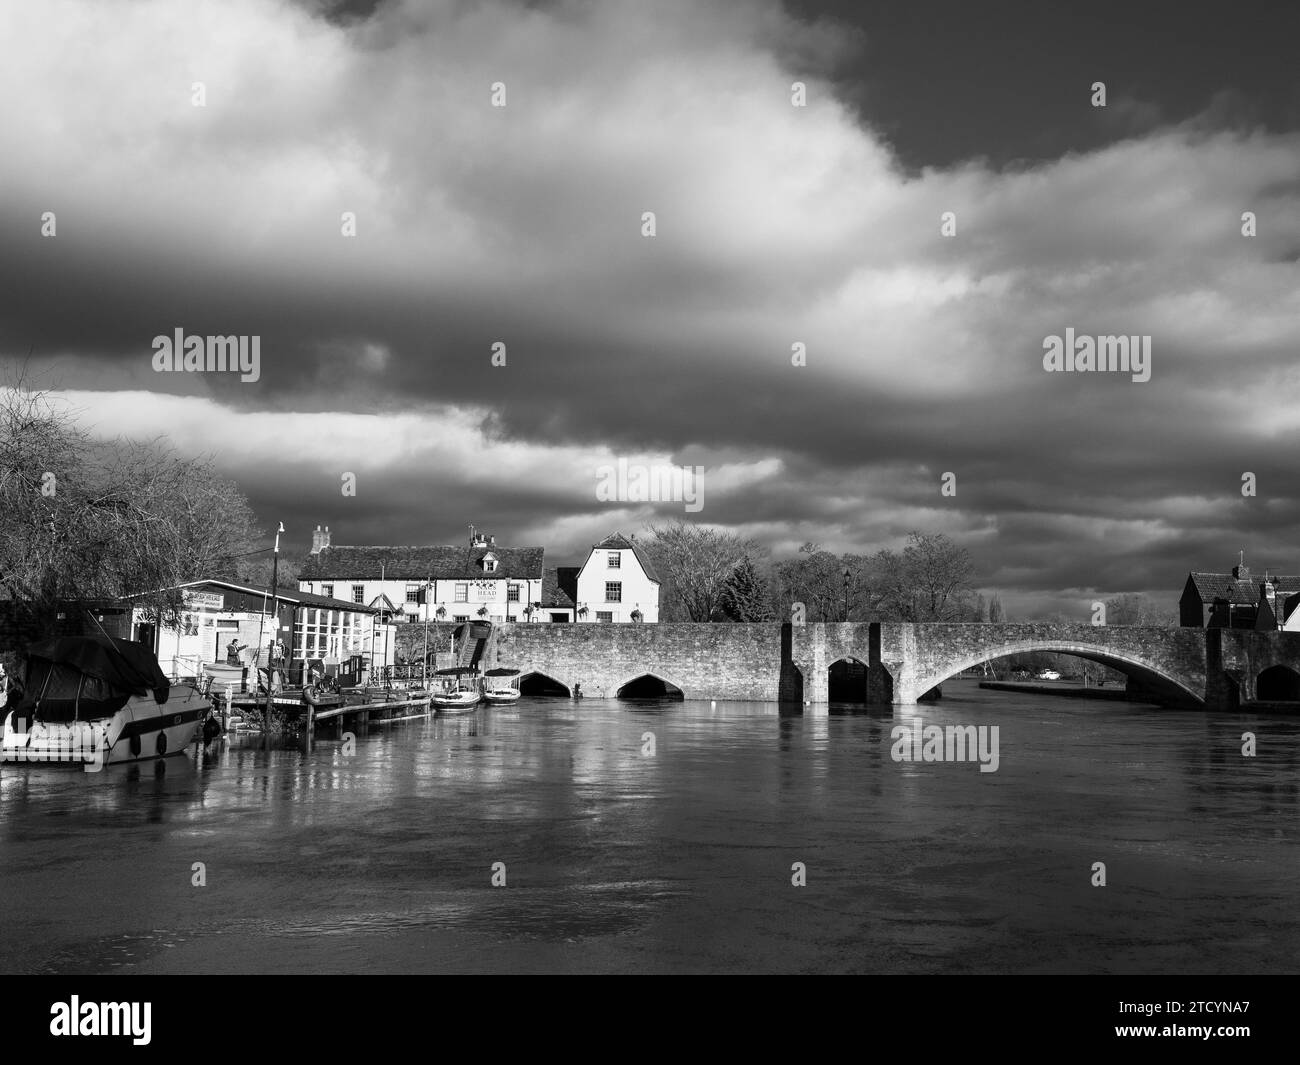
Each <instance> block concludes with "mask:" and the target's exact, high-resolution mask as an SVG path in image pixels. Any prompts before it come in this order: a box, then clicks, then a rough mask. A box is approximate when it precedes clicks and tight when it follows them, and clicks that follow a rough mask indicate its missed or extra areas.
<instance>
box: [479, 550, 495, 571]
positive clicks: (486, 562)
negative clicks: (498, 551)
mask: <svg viewBox="0 0 1300 1065" xmlns="http://www.w3.org/2000/svg"><path fill="white" fill-rule="evenodd" d="M482 561H483V572H484V573H495V572H496V571H497V558H496V555H494V554H492V552H491V551H489V552H488V553H487V554H486V555H484V556H483V559H482Z"/></svg>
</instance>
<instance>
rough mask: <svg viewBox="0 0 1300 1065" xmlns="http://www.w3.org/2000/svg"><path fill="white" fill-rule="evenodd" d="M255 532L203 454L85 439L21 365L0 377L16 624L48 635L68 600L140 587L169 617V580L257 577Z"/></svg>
mask: <svg viewBox="0 0 1300 1065" xmlns="http://www.w3.org/2000/svg"><path fill="white" fill-rule="evenodd" d="M261 536H262V530H261V529H259V528H258V526H257V523H256V520H255V518H254V515H253V510H252V507H251V506H250V505H249V503H248V500H247V499H246V498H245V497H244V495H243V493H242V492H241V491H240V490H239V488H238V486H237V485H236V484H235V483H234V482H233V481H230V480H228V479H225V478H223V477H221V476H219V475H218V473H217V471H216V469H215V467H214V465H213V463H212V461H211V460H210V459H202V458H201V459H186V458H183V457H181V456H179V455H177V454H176V453H175V452H174V451H173V450H172V449H171V448H170V447H168V446H166V445H165V444H164V443H162V442H161V441H157V440H154V441H139V440H131V439H126V438H118V439H114V440H108V441H102V440H97V439H94V438H92V437H91V436H90V434H89V433H87V432H86V431H85V430H84V429H82V428H81V427H79V426H78V425H77V424H76V422H75V421H74V419H73V416H72V414H71V413H70V412H69V411H68V410H67V409H66V408H64V407H62V406H60V405H58V404H56V403H55V402H54V400H53V398H52V395H51V393H50V392H49V391H47V390H42V389H39V388H35V387H33V386H32V382H31V381H30V380H29V379H28V377H27V372H26V370H25V369H19V370H15V371H12V373H11V376H10V378H9V379H8V380H7V381H5V382H3V383H2V384H0V598H3V599H5V600H7V606H6V609H7V610H8V612H9V613H10V614H11V617H12V619H13V622H14V626H15V628H16V629H17V630H18V631H19V632H24V633H28V634H32V635H36V634H47V633H49V632H51V631H53V629H54V622H55V620H56V618H57V617H58V615H59V614H60V613H66V611H67V609H68V606H69V604H71V603H75V602H77V601H82V602H87V601H94V600H103V599H111V598H115V597H117V596H123V595H131V594H138V593H142V592H143V593H145V594H144V595H142V596H141V597H140V599H139V600H138V602H140V604H141V605H142V606H144V607H145V608H146V609H147V610H149V611H151V613H152V614H153V616H154V619H155V620H157V621H161V622H162V623H163V624H170V625H174V624H176V621H177V618H178V616H179V614H180V612H181V611H182V609H183V602H182V597H181V594H180V592H179V591H177V590H176V588H175V586H176V585H178V584H182V583H184V582H186V581H191V580H197V579H199V578H201V577H212V576H214V575H224V576H230V577H234V578H241V579H256V578H257V576H258V575H259V574H260V572H261V570H262V569H263V568H264V567H265V566H266V565H267V563H266V561H265V555H266V552H265V551H264V550H261V551H259V549H258V543H259V540H260V538H261ZM259 556H260V557H259ZM7 650H9V651H11V652H12V651H13V650H16V649H14V648H9V649H7Z"/></svg>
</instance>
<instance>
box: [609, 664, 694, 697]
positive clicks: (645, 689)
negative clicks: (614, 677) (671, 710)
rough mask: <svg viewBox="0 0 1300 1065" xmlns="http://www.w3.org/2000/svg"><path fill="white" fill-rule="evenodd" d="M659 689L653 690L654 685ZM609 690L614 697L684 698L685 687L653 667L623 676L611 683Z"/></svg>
mask: <svg viewBox="0 0 1300 1065" xmlns="http://www.w3.org/2000/svg"><path fill="white" fill-rule="evenodd" d="M656 686H658V688H659V689H660V690H659V691H658V692H656V691H655V687H656ZM609 690H610V691H612V692H613V695H614V698H616V699H645V698H649V699H653V698H663V697H665V696H666V697H668V698H670V699H672V698H676V699H685V698H686V689H685V688H683V687H682V686H681V685H680V684H678V683H677V682H676V681H675V680H673V679H671V678H670V677H666V676H663V675H662V674H661V673H660V672H657V671H656V670H653V669H643V670H641V671H640V672H639V673H632V674H629V675H628V676H626V677H624V678H623V679H622V680H620V681H619V682H618V683H617V684H611V685H610V687H609Z"/></svg>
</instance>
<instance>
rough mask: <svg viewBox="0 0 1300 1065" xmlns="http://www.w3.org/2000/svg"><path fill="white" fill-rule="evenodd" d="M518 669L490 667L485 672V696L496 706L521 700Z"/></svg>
mask: <svg viewBox="0 0 1300 1065" xmlns="http://www.w3.org/2000/svg"><path fill="white" fill-rule="evenodd" d="M520 675H521V674H520V672H519V670H517V669H489V670H488V671H487V672H486V673H485V674H483V698H484V699H486V700H487V701H488V702H489V703H491V704H492V705H494V706H504V705H508V704H510V703H517V702H519V697H520V692H519V677H520Z"/></svg>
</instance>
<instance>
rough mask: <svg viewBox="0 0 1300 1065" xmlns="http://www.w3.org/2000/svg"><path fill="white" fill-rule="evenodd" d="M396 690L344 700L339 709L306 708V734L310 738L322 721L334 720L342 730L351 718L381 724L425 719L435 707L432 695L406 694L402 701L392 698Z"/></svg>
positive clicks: (361, 721) (427, 693) (424, 693)
mask: <svg viewBox="0 0 1300 1065" xmlns="http://www.w3.org/2000/svg"><path fill="white" fill-rule="evenodd" d="M372 695H378V696H380V698H379V699H378V700H377V701H372V699H371V696H372ZM398 695H400V692H399V691H397V690H381V691H376V690H373V689H372V690H370V691H367V692H365V693H363V694H362V697H361V699H359V700H354V699H352V698H347V699H344V700H343V702H342V704H341V705H339V706H330V707H319V706H312V705H310V704H308V705H307V735H308V736H310V735H311V734H312V733H313V732H314V731H315V728H316V725H317V724H318V723H319V722H321V721H337V722H338V728H339V730H340V731H342V728H343V724H344V718H346V717H347V716H348V715H352V716H353V719H354V720H355V721H357V722H358V723H360V724H363V725H365V724H370V723H372V722H373V723H375V724H384V723H386V722H392V721H410V720H412V719H413V718H417V717H428V716H429V715H431V714H433V713H434V712H435V710H436V708H435V707H434V706H433V702H432V696H433V693H432V692H427V691H422V692H420V693H419V694H418V695H409V694H408V695H407V696H406V697H405V698H392V696H398ZM402 710H407V711H411V712H410V713H406V714H399V713H398V711H402Z"/></svg>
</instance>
